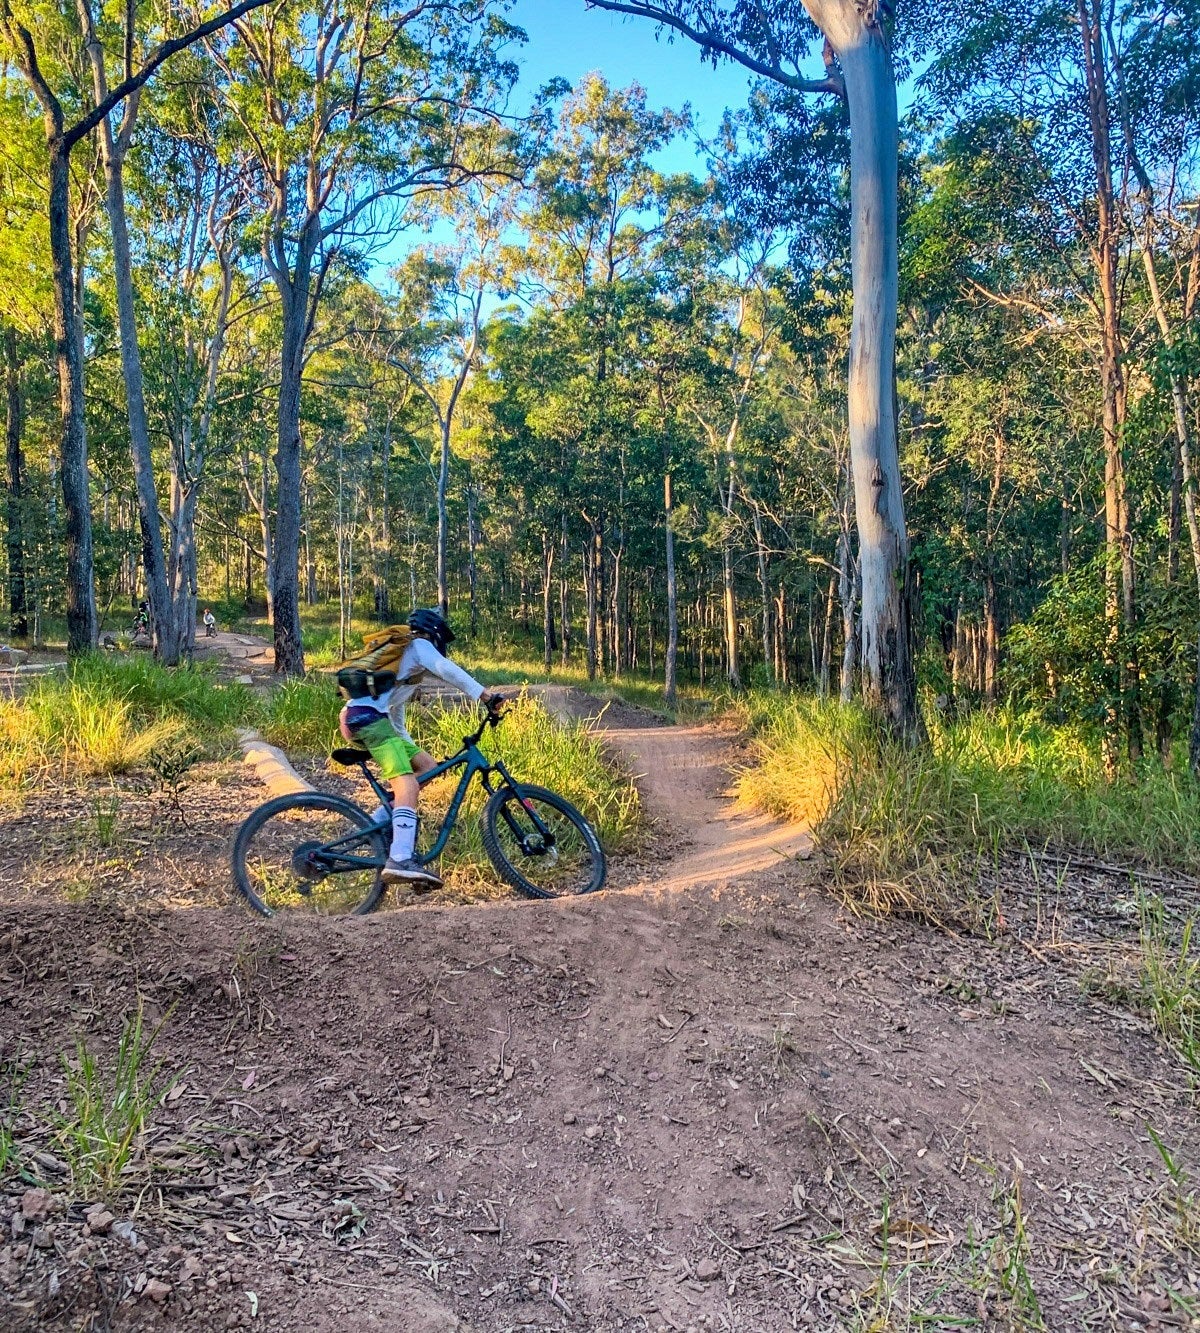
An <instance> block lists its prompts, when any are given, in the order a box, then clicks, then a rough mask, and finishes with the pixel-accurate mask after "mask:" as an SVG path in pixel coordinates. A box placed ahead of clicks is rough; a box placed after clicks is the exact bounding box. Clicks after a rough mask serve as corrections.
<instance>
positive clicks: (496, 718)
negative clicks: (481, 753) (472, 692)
mask: <svg viewBox="0 0 1200 1333" xmlns="http://www.w3.org/2000/svg"><path fill="white" fill-rule="evenodd" d="M507 703H508V700H507V699H505V698H504V697H503V696H500V697H498V698H495V699H491V700H489V701H488V702H487V703H486V704H484V709H485V712H484V715H483V719H482V721H481V722H480V723H479V726H478V727H477V728H476V729H475V730H474V731H473V732H472V733H471V734H470V735H469V736H464V737H463V745H464V746H468V745H478V744H479V742H480V741H481V740H482V739H483V733H484V732H485V731H486V730H487V729H488V727H498V726H499V725H500V721H501V719H502V718H503V717H504V706H505V704H507Z"/></svg>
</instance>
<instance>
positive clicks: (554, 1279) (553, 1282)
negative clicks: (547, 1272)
mask: <svg viewBox="0 0 1200 1333" xmlns="http://www.w3.org/2000/svg"><path fill="white" fill-rule="evenodd" d="M549 1295H550V1300H551V1301H552V1302H553V1303H554V1304H555V1305H557V1306H558V1308H559V1309H560V1310H561V1311H562V1312H563V1314H565V1315H566V1316H567V1318H568V1319H573V1318H574V1316H573V1315H572V1313H571V1307H570V1306H569V1305H568V1304H567V1303H566V1301H564V1300H563V1298H562V1297H561V1296H560V1295H559V1294H558V1274H557V1273H552V1274H551V1276H550V1293H549Z"/></svg>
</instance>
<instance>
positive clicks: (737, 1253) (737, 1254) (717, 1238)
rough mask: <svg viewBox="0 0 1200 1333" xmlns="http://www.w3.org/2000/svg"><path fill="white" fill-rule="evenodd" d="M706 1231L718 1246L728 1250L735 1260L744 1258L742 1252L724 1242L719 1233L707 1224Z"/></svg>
mask: <svg viewBox="0 0 1200 1333" xmlns="http://www.w3.org/2000/svg"><path fill="white" fill-rule="evenodd" d="M704 1229H705V1231H707V1232H708V1234H709V1235H710V1236H711V1237H712V1238H713V1240H715V1241H716V1242H717V1244H718V1245H720V1246H723V1247H724V1248H725V1249H727V1250H728V1251H729V1253H730V1254H732V1255H733V1257H734V1258H735V1259H740V1258H741V1257H742V1255H741V1251H739V1250H735V1249H734V1248H733V1246H732V1245H730V1243H729V1242H728V1241H727V1240H722V1239H721V1237H720V1236H718V1235H717V1233H716V1232H715V1231H714V1230H713V1229H712V1227H710V1226H709V1225H708V1224H707V1223H706V1224H705V1227H704Z"/></svg>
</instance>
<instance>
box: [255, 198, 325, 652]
mask: <svg viewBox="0 0 1200 1333" xmlns="http://www.w3.org/2000/svg"><path fill="white" fill-rule="evenodd" d="M273 240H274V241H276V242H277V244H276V247H275V248H276V250H277V251H278V252H279V253H280V254H282V253H283V250H284V246H283V241H282V238H281V237H280V236H274V237H273V236H264V242H263V244H264V254H268V257H269V251H270V249H271V242H272V241H273ZM319 243H320V224H319V219H318V218H317V217H316V216H315V215H313V214H310V215H309V217H308V218H307V219H306V221H305V223H304V226H303V227H302V228H301V230H300V234H299V237H298V238H297V243H296V248H295V259H294V263H293V266H292V269H291V271H290V272H289V271H288V270H287V269H286V268H284V267H281V266H279V265H278V264H275V263H274V262H273V261H270V263H269V266H270V269H271V274H272V277H273V279H274V281H275V286H276V289H277V290H278V292H279V297H280V304H281V306H282V314H283V320H282V324H283V330H282V332H283V336H282V346H281V348H280V358H279V412H278V417H277V431H276V452H275V475H276V478H277V481H278V490H277V494H276V497H275V536H274V543H273V549H272V550H270V551H267V550H266V548H265V547H264V551H265V553H266V554H267V556H268V560H269V567H268V570H267V600H268V603H269V606H270V610H271V617H272V623H273V626H274V639H275V672H276V674H277V675H286V676H302V675H303V674H304V640H303V636H302V631H301V628H300V485H301V468H300V451H301V439H300V394H301V387H302V384H303V379H304V364H305V347H306V344H307V342H308V335H309V331H310V321H311V319H312V309H311V308H310V307H311V306H312V303H313V301H314V299H315V297H314V293H313V267H312V266H313V258H314V256H315V255H316V252H317V247H318V245H319ZM319 288H320V282H319V281H318V291H319ZM264 485H265V480H264Z"/></svg>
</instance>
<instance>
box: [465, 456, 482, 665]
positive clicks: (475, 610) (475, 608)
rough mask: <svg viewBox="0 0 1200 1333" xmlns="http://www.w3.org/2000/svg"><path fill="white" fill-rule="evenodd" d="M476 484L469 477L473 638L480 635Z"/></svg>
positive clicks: (469, 548) (469, 590)
mask: <svg viewBox="0 0 1200 1333" xmlns="http://www.w3.org/2000/svg"><path fill="white" fill-rule="evenodd" d="M476 541H477V534H476V532H475V484H474V481H473V480H472V478H471V476H470V474H469V473H468V475H467V589H468V595H469V598H470V604H471V638H472V639H473V638H474V637H475V636H476V634H478V633H479V600H478V597H479V587H478V584H479V571H478V569H477V567H476V564H475V547H476Z"/></svg>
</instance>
